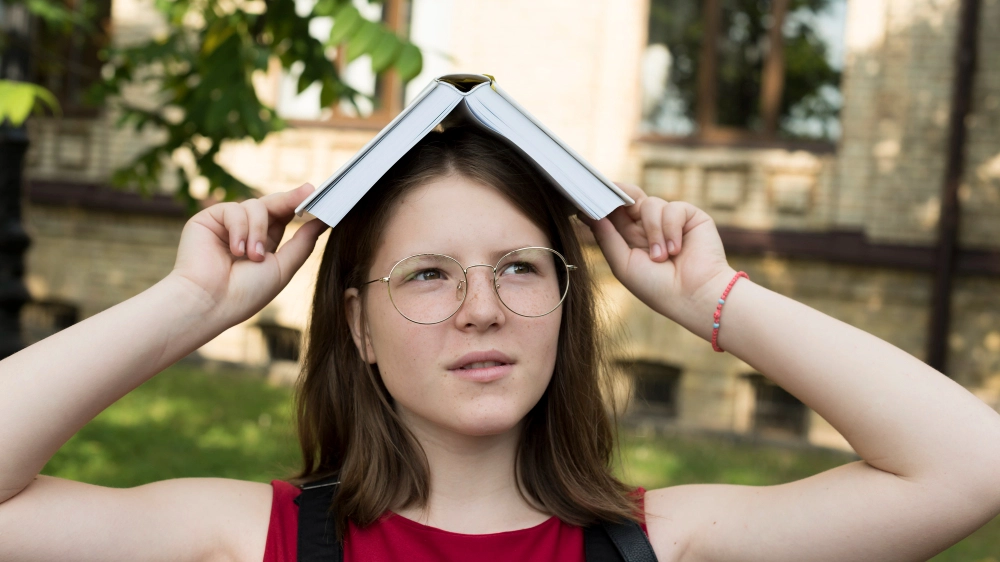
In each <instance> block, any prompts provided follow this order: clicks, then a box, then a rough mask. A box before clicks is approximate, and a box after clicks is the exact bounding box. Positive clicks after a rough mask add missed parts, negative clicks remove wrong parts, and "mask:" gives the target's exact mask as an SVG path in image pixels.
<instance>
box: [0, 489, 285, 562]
mask: <svg viewBox="0 0 1000 562" xmlns="http://www.w3.org/2000/svg"><path fill="white" fill-rule="evenodd" d="M271 496H272V492H271V486H270V485H269V484H262V483H258V482H244V481H239V480H229V479H223V478H181V479H176V480H164V481H161V482H154V483H151V484H146V485H144V486H137V487H135V488H106V487H102V486H94V485H91V484H83V483H80V482H74V481H72V480H64V479H61V478H53V477H48V476H39V477H37V478H36V479H35V481H34V482H33V483H32V484H31V485H29V486H28V487H27V488H25V489H24V490H23V491H22V492H21V493H20V494H18V495H16V496H14V497H13V498H11V499H9V500H7V501H6V502H4V503H2V504H0V560H11V559H17V560H23V561H25V562H31V561H34V560H39V561H41V560H69V559H73V560H107V561H115V560H150V561H156V560H206V561H216V560H219V561H230V560H231V561H234V562H235V561H243V560H247V561H251V560H252V561H254V562H259V561H260V560H262V559H263V556H264V545H265V542H266V539H267V527H268V522H269V520H270V511H271Z"/></svg>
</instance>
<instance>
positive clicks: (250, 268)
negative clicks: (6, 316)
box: [170, 183, 326, 326]
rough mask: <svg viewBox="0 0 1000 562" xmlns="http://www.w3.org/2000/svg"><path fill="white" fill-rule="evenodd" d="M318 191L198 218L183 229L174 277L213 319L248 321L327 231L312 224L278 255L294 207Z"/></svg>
mask: <svg viewBox="0 0 1000 562" xmlns="http://www.w3.org/2000/svg"><path fill="white" fill-rule="evenodd" d="M314 190H315V188H314V187H313V186H312V185H309V184H308V183H307V184H304V185H302V186H300V187H299V188H297V189H294V190H292V191H287V192H282V193H272V194H270V195H267V196H264V197H261V198H260V199H248V200H246V201H243V202H241V203H234V202H229V203H219V204H216V205H212V206H211V207H209V208H207V209H205V210H203V211H201V212H199V213H198V214H196V215H195V216H193V217H191V219H190V220H188V222H187V224H185V225H184V230H183V232H182V233H181V241H180V244H179V246H178V248H177V260H176V262H175V263H174V269H173V271H171V272H170V276H173V277H174V278H175V279H179V280H183V281H184V282H186V283H187V284H188V285H189V286H191V288H192V289H193V290H195V291H197V292H199V293H201V294H200V295H198V296H199V297H200V298H203V299H205V300H207V305H208V307H209V308H210V313H211V314H212V315H213V316H215V317H216V318H219V319H220V320H222V321H223V322H225V323H226V325H227V326H231V325H235V324H237V323H239V322H242V321H244V320H246V319H247V318H250V317H251V316H253V315H254V314H255V313H257V311H259V310H260V309H262V308H264V306H265V305H267V303H269V302H271V300H272V299H274V297H275V296H277V294H278V293H279V292H280V291H281V289H283V288H284V287H285V285H287V284H288V281H289V280H291V278H292V276H293V275H294V274H295V272H296V271H298V269H299V268H300V267H301V266H302V264H303V263H304V262H305V260H306V258H307V257H309V254H310V253H311V252H312V250H313V248H314V247H315V245H316V239H317V238H318V237H319V235H320V234H321V233H322V232H323V231H324V230H325V229H326V224H324V223H323V222H321V221H320V220H318V219H313V220H311V221H309V222H307V223H306V224H304V225H302V226H301V227H300V228H299V230H298V231H297V232H296V233H295V235H294V236H293V237H292V238H291V239H290V240H289V241H288V242H286V243H285V245H284V246H282V247H281V251H280V252H275V250H276V249H277V248H278V244H279V243H280V242H281V237H282V235H284V233H285V226H287V225H288V223H289V222H290V221H291V220H292V218H293V217H294V216H295V207H297V206H298V204H299V203H301V202H302V201H303V200H305V198H306V197H307V196H308V195H309V194H310V193H312V192H313V191H314ZM258 244H260V245H259V246H258ZM260 248H262V249H263V253H259V252H258V249H260Z"/></svg>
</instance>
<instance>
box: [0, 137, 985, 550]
mask: <svg viewBox="0 0 1000 562" xmlns="http://www.w3.org/2000/svg"><path fill="white" fill-rule="evenodd" d="M622 187H623V189H625V190H626V191H627V192H628V193H629V194H630V195H631V196H632V197H633V198H634V199H635V200H636V203H635V204H634V205H632V206H630V207H627V208H620V209H618V210H616V211H615V212H613V213H612V214H611V215H610V216H609V217H608V218H606V219H603V220H600V221H590V220H584V222H585V223H586V224H587V226H589V227H590V229H591V231H592V232H593V234H594V236H595V238H596V240H597V242H598V244H599V245H600V248H601V250H602V252H603V254H604V257H605V258H606V260H607V262H608V264H609V265H610V266H611V270H612V272H613V273H614V274H615V276H616V277H617V278H618V279H619V280H620V281H621V282H622V283H623V284H624V285H625V287H627V288H628V289H629V290H630V291H631V292H632V293H633V294H634V295H635V296H637V297H638V298H639V299H641V300H642V301H643V302H644V303H646V304H647V305H648V306H650V307H652V308H653V309H654V310H656V311H657V312H659V313H661V314H663V315H665V316H667V317H668V318H670V319H672V320H674V321H676V322H678V323H680V324H681V325H683V326H685V327H687V328H688V329H689V330H691V331H692V332H694V333H695V334H697V335H699V336H701V337H703V338H705V339H706V340H712V338H713V324H719V326H718V329H717V331H715V334H716V335H717V340H716V341H715V342H714V343H715V344H717V345H719V346H721V347H722V348H725V349H726V350H727V351H729V352H730V353H733V354H735V355H736V356H737V357H740V358H741V359H743V360H745V361H746V362H747V363H749V364H750V365H752V366H753V367H754V368H755V369H757V370H759V371H760V372H761V373H765V374H767V376H768V377H769V378H771V379H772V380H774V381H775V382H776V383H778V384H780V385H781V386H782V387H784V388H785V389H787V390H788V391H789V392H791V393H792V394H794V395H795V396H796V397H798V398H799V399H800V400H802V402H804V403H805V404H806V405H808V406H809V407H811V408H812V409H814V410H816V411H817V412H818V413H819V414H820V415H822V416H823V417H824V418H825V419H827V420H828V421H829V422H830V423H831V424H833V426H834V427H836V428H837V429H838V430H839V431H840V432H841V433H842V434H843V435H844V436H845V437H846V438H847V440H848V441H849V442H850V443H851V445H852V446H853V447H854V449H855V451H857V453H858V454H859V455H860V456H861V457H862V459H863V460H862V461H858V462H855V463H851V464H847V465H845V466H842V467H839V468H836V469H833V470H830V471H827V472H824V473H822V474H818V475H816V476H813V477H810V478H807V479H804V480H802V481H798V482H793V483H789V484H784V485H780V486H771V487H747V486H729V485H694V486H677V487H672V488H666V489H661V490H650V491H648V492H646V493H643V491H642V490H637V491H636V490H631V489H629V488H628V487H627V486H625V485H623V484H622V483H621V482H619V481H618V480H616V479H615V478H614V477H613V475H612V473H611V470H610V464H611V462H610V461H611V457H612V451H613V444H612V423H613V422H612V418H611V417H609V414H608V413H607V410H606V409H605V408H604V406H603V405H602V400H601V397H602V390H601V388H602V387H601V384H600V382H601V373H602V372H603V371H602V370H601V359H602V355H601V352H600V346H599V344H600V343H601V337H600V335H599V333H598V330H597V322H596V318H595V312H594V304H593V303H594V289H593V285H592V281H591V278H590V274H589V273H588V268H587V266H586V264H585V263H584V259H583V253H582V251H581V248H580V243H579V242H578V241H577V239H576V237H575V235H574V232H573V226H572V224H571V223H570V221H569V219H568V218H567V216H568V213H569V211H568V207H566V203H565V201H564V200H562V199H561V197H559V196H558V195H556V192H555V190H554V189H553V188H552V187H551V186H548V185H546V183H545V180H544V179H543V178H541V177H539V176H538V174H537V173H536V172H535V171H534V170H533V168H532V167H531V166H529V165H528V164H527V163H526V162H525V161H524V160H523V159H521V158H520V157H519V156H518V155H517V154H516V153H514V152H512V151H511V150H510V149H508V148H507V147H506V146H505V145H504V144H502V143H500V142H498V141H496V140H494V139H492V138H490V137H488V136H486V135H485V134H483V133H480V132H478V131H474V130H472V131H470V130H466V129H462V128H456V129H449V130H447V131H445V132H438V133H432V134H431V135H430V136H428V137H427V138H426V139H425V140H423V141H421V143H419V144H418V146H417V147H416V148H414V149H413V150H412V151H411V152H410V153H409V154H408V155H407V156H406V157H405V158H403V159H402V160H400V162H399V163H397V164H396V166H394V167H393V169H392V170H390V172H389V173H388V174H386V176H385V177H384V178H383V179H382V180H381V181H380V182H379V184H377V185H376V186H375V187H374V188H373V189H372V191H371V192H370V193H369V195H367V196H366V197H365V198H364V199H363V200H362V201H361V202H360V203H359V204H358V205H357V206H356V207H355V208H354V209H353V210H352V211H351V213H350V214H349V215H348V216H347V217H346V218H345V220H344V221H343V222H341V223H340V224H338V225H337V226H336V228H334V229H332V231H331V233H330V238H329V242H328V244H327V248H326V250H325V252H324V254H323V260H322V265H321V267H320V272H319V277H318V279H317V284H316V291H315V296H314V301H313V308H312V317H311V320H310V326H309V331H308V337H307V341H306V348H305V349H306V352H305V361H304V364H305V368H304V373H303V378H302V381H301V384H300V387H299V395H298V415H299V434H300V440H301V446H302V450H303V458H304V467H303V470H302V472H301V473H300V474H299V475H298V478H297V479H296V480H295V481H296V482H297V483H308V482H314V481H317V480H319V479H321V478H323V477H326V476H330V475H334V476H336V477H338V478H339V480H340V485H339V486H338V488H337V491H336V496H335V501H334V504H335V507H336V528H337V533H338V536H340V537H342V538H343V543H342V544H343V548H344V552H345V559H346V560H348V561H351V560H396V559H404V558H405V559H412V560H430V559H451V560H462V559H466V560H509V559H517V558H521V559H523V560H555V559H558V560H583V548H582V544H581V543H582V534H581V526H584V525H588V524H591V523H593V522H594V521H597V520H612V519H621V518H632V519H634V520H637V521H643V522H644V523H645V525H646V527H645V528H646V530H647V533H648V536H649V540H650V542H651V543H652V546H653V550H654V551H655V554H656V556H657V558H658V559H659V560H660V561H664V562H666V561H724V560H725V561H729V560H732V561H768V562H774V561H781V560H795V561H799V560H831V561H834V560H836V561H842V560H879V561H892V560H900V561H904V560H906V561H918V560H926V559H927V558H929V557H931V556H933V555H934V554H935V553H937V552H940V551H941V550H944V549H945V548H947V547H948V546H949V545H951V544H953V543H955V542H957V541H958V540H960V539H961V538H962V537H964V536H966V535H967V534H969V533H970V532H972V531H973V530H975V529H976V528H978V527H979V526H981V525H983V524H984V523H986V522H987V521H989V520H990V519H991V518H993V517H994V516H996V515H997V514H998V513H1000V445H998V443H1000V416H998V415H997V413H996V412H995V411H993V410H991V409H990V408H989V407H987V406H986V405H985V404H984V403H983V402H981V401H980V400H978V399H977V398H975V397H974V396H972V395H971V394H970V393H969V392H967V391H966V390H965V389H963V388H962V387H961V386H959V385H957V384H956V383H954V382H953V381H951V380H950V379H948V378H947V377H944V376H943V375H941V374H940V373H937V372H935V371H934V370H932V369H930V368H928V367H927V366H926V365H924V364H923V363H921V362H920V361H918V360H917V359H915V358H913V357H911V356H909V355H907V354H906V353H904V352H902V351H900V350H898V349H896V348H895V347H893V346H891V345H889V344H887V343H885V342H883V341H881V340H879V339H877V338H875V337H873V336H871V335H869V334H866V333H864V332H862V331H860V330H857V329H855V328H852V327H851V326H848V325H846V324H843V323H841V322H838V321H836V320H833V319H831V318H829V317H827V316H825V315H823V314H821V313H819V312H816V311H814V310H812V309H810V308H808V307H806V306H803V305H801V304H799V303H796V302H794V301H791V300H789V299H787V298H785V297H783V296H781V295H778V294H775V293H773V292H771V291H768V290H767V289H765V288H763V287H761V286H758V285H756V284H754V283H753V282H751V281H750V280H748V279H744V278H739V277H738V276H737V275H736V274H737V272H735V271H734V270H733V269H732V268H731V267H730V266H729V265H728V263H727V262H726V258H725V254H724V252H723V248H722V244H721V242H720V239H719V235H718V232H717V231H716V228H715V225H714V223H713V222H712V220H711V219H710V218H709V217H708V216H707V215H706V214H705V213H703V212H702V211H700V210H698V209H696V208H695V207H693V206H691V205H688V204H686V203H682V202H667V201H663V200H661V199H658V198H655V197H647V196H645V194H644V193H643V192H642V191H641V190H640V189H639V188H637V187H634V186H622ZM311 191H312V187H311V186H308V185H305V186H302V187H300V188H298V189H296V190H294V191H291V192H287V193H277V194H273V195H268V196H266V197H263V198H261V199H259V200H249V201H245V202H243V203H222V204H218V205H215V206H212V207H210V208H208V209H206V210H204V211H202V212H201V213H199V214H197V215H195V216H194V217H193V218H192V219H191V220H190V221H188V224H187V225H186V226H185V228H184V231H183V234H182V237H181V242H180V246H179V248H178V253H177V260H176V264H175V267H174V270H173V271H172V272H171V273H170V275H168V276H167V277H166V278H164V279H163V280H162V281H160V282H159V283H157V284H156V285H154V286H153V287H151V288H150V289H148V290H147V291H145V292H143V293H142V294H140V295H138V296H136V297H134V298H132V299H130V300H128V301H126V302H123V303H121V304H119V305H117V306H115V307H113V308H110V309H108V310H106V311H104V312H102V313H100V314H98V315H95V316H93V317H91V318H88V319H87V320H85V321H83V322H80V323H79V324H77V325H75V326H73V327H71V328H68V329H66V330H64V331H62V332H59V333H58V334H56V335H54V336H52V337H49V338H47V339H45V340H43V341H41V342H38V343H37V344H35V345H33V346H31V347H29V348H27V349H25V350H23V351H21V352H19V353H17V354H16V355H13V356H11V357H9V358H8V359H6V360H4V361H3V362H0V502H2V503H0V560H17V561H36V560H37V561H48V560H102V561H111V560H171V561H173V560H241V561H243V560H245V561H260V560H272V561H277V560H287V561H290V560H293V559H294V556H295V542H296V540H295V535H294V533H295V528H296V517H297V509H298V508H297V506H296V505H295V503H294V498H295V496H296V495H297V494H298V488H295V487H293V486H291V485H290V484H288V483H285V482H280V481H275V482H272V485H271V486H268V485H265V484H259V483H253V482H239V481H231V480H224V479H211V478H194V479H180V480H170V481H164V482H155V483H152V484H147V485H144V486H139V487H136V488H133V489H108V488H101V487H97V486H91V485H87V484H81V483H77V482H71V481H67V480H62V479H58V478H51V477H44V476H39V475H38V472H39V471H40V470H41V468H42V467H43V466H44V465H45V463H46V462H47V461H48V459H49V458H50V457H51V456H52V455H53V454H54V453H55V452H56V450H58V449H59V447H60V446H61V445H62V444H63V443H65V442H66V440H67V439H69V437H70V436H72V435H73V433H74V432H76V431H77V430H79V429H80V427H82V426H83V425H84V424H85V423H86V422H88V421H89V420H90V419H92V418H93V417H94V416H95V415H96V414H97V413H99V412H100V411H101V410H103V409H104V408H106V407H107V406H108V405H110V404H111V403H113V402H114V401H115V400H117V399H118V398H120V397H121V396H123V395H125V394H126V393H128V392H129V391H130V390H132V389H133V388H135V387H136V386H138V385H140V384H141V383H143V382H144V381H146V380H148V379H149V378H151V377H152V376H153V375H155V374H156V373H158V372H159V371H161V370H162V369H164V368H165V367H167V366H169V365H170V364H172V363H173V362H175V361H177V360H178V359H179V358H181V357H184V356H185V355H187V354H189V353H190V352H191V351H193V350H195V349H197V348H198V347H199V346H201V345H202V344H204V343H205V342H207V341H209V340H210V339H212V338H213V337H215V336H216V335H218V334H219V333H220V332H222V331H223V330H225V329H226V328H228V327H230V326H233V325H234V324H236V323H239V322H241V321H244V320H246V319H247V318H249V317H250V316H252V315H253V314H254V313H255V312H256V311H258V310H260V309H261V308H262V307H263V306H265V305H266V304H267V303H268V302H270V300H271V299H272V298H274V296H275V295H276V294H277V293H278V292H279V291H280V290H281V288H282V287H284V286H285V285H286V284H287V283H288V281H289V279H290V278H291V276H292V275H294V273H295V271H296V270H297V269H298V268H299V267H300V266H301V265H302V263H303V262H304V261H305V259H306V257H307V256H308V255H309V253H310V252H311V251H312V249H313V247H314V244H315V241H316V239H317V237H318V236H319V234H320V233H321V232H322V231H323V230H324V228H325V227H324V225H322V224H320V223H319V222H318V221H315V220H314V221H311V222H309V223H306V224H305V225H303V226H302V227H301V228H299V229H298V231H297V232H296V233H295V235H294V236H293V237H292V238H291V239H290V240H288V241H287V242H286V243H285V244H284V246H282V248H281V249H280V250H277V246H278V243H279V241H280V240H281V238H282V234H283V232H284V229H285V226H286V225H287V224H288V222H289V221H290V220H291V219H292V217H293V210H294V209H295V207H296V205H297V204H298V203H299V202H301V201H302V200H303V199H304V198H305V197H306V196H307V195H308V194H309V193H310V192H311ZM276 250H277V251H276ZM734 281H735V282H734ZM727 288H728V289H729V292H728V294H726V298H725V299H724V305H723V309H722V310H723V311H724V314H723V316H722V317H721V320H719V321H718V322H717V321H716V320H715V319H714V316H713V315H714V313H715V312H716V310H717V309H718V307H719V305H720V300H721V299H720V297H721V296H722V295H723V294H724V293H725V292H726V290H727ZM706 345H708V343H706Z"/></svg>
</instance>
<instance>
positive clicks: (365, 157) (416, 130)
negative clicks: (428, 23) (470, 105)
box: [295, 82, 463, 226]
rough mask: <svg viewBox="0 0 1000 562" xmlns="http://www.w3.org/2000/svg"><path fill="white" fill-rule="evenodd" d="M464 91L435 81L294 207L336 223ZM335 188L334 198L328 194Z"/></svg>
mask: <svg viewBox="0 0 1000 562" xmlns="http://www.w3.org/2000/svg"><path fill="white" fill-rule="evenodd" d="M462 97H463V96H462V93H461V92H459V91H458V90H456V89H455V88H454V87H452V86H450V85H448V84H444V83H439V82H435V83H434V86H433V87H428V89H427V90H426V91H425V93H424V94H421V97H420V98H418V99H417V100H415V101H414V103H412V104H410V106H409V107H408V108H407V109H406V111H404V112H402V113H400V114H399V115H398V116H396V118H395V119H393V121H392V122H391V123H389V125H387V126H386V127H385V128H384V129H382V131H381V132H380V133H379V134H378V135H376V136H375V138H373V139H372V140H371V141H369V142H368V144H367V145H365V147H364V148H362V149H361V150H360V151H358V153H357V154H355V155H354V157H353V158H351V160H350V161H348V162H347V163H346V164H344V165H343V166H341V168H340V170H338V171H337V172H336V173H335V174H333V175H332V176H330V178H329V179H327V181H325V182H323V184H321V185H320V186H319V187H317V188H316V191H315V192H313V193H312V194H311V195H310V196H309V197H308V198H307V199H306V200H305V201H303V202H302V203H301V204H299V206H298V207H297V208H296V209H295V213H296V214H297V215H302V213H303V211H308V212H309V214H311V215H312V216H314V217H316V218H318V219H320V220H322V221H323V222H325V223H326V224H328V225H331V226H333V225H336V224H337V223H339V222H340V220H341V219H343V218H344V215H346V214H347V213H348V212H349V211H350V210H351V209H352V208H353V207H354V205H356V204H357V202H358V201H360V200H361V198H362V197H363V196H364V194H365V193H367V192H368V190H369V189H371V187H372V185H374V184H375V182H377V181H378V180H379V178H381V177H382V176H383V175H384V174H385V173H386V172H387V171H389V168H391V167H392V165H393V164H395V163H396V161H397V160H399V158H400V157H402V156H403V155H404V154H406V152H407V151H409V150H410V149H411V148H413V145H415V144H417V142H418V141H419V140H420V139H422V138H424V137H425V136H426V135H427V133H429V132H430V131H431V129H433V128H434V127H436V126H437V125H438V123H440V122H441V121H442V120H444V118H445V117H447V116H448V114H449V113H451V110H452V109H454V108H455V106H456V105H458V103H459V102H460V101H462ZM333 191H336V196H335V197H326V196H325V195H326V194H327V193H328V192H333Z"/></svg>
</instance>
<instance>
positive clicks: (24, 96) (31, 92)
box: [0, 80, 59, 127]
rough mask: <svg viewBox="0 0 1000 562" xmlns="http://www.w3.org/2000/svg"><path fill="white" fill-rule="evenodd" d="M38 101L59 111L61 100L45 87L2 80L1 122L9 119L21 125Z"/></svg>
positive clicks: (0, 84) (54, 110)
mask: <svg viewBox="0 0 1000 562" xmlns="http://www.w3.org/2000/svg"><path fill="white" fill-rule="evenodd" d="M37 102H43V103H44V104H45V105H48V106H49V108H50V109H52V111H53V112H54V113H59V102H58V101H56V98H55V96H53V95H52V93H51V92H49V91H48V90H46V89H45V88H42V87H41V86H38V85H36V84H29V83H26V82H14V81H11V80H0V122H3V120H4V119H9V120H10V122H11V124H12V125H14V126H15V127H17V126H20V125H21V124H22V123H24V121H25V119H27V118H28V115H30V114H31V110H32V108H34V107H35V105H36V103H37ZM39 109H41V108H40V107H39Z"/></svg>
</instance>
